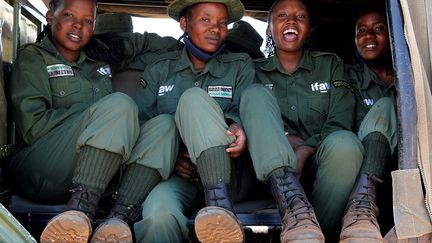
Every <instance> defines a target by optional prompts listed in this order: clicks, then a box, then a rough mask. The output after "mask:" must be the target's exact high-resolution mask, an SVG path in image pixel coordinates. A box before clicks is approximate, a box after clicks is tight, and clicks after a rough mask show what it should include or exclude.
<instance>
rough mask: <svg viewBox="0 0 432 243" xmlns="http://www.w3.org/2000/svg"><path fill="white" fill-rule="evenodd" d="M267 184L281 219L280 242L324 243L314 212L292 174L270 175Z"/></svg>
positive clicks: (286, 172) (287, 172)
mask: <svg viewBox="0 0 432 243" xmlns="http://www.w3.org/2000/svg"><path fill="white" fill-rule="evenodd" d="M269 183H270V186H271V192H272V195H273V197H274V198H275V199H276V202H277V205H278V209H279V213H280V215H281V218H282V226H283V230H282V233H281V235H280V240H281V242H283V243H284V242H324V235H323V233H322V232H321V228H320V226H319V224H318V221H317V219H316V216H315V212H314V210H313V208H312V206H311V204H310V203H309V201H308V199H307V198H306V195H305V192H304V191H303V187H302V185H301V184H300V182H299V181H298V180H297V178H296V176H295V175H294V173H293V172H289V171H285V174H284V175H283V176H277V175H271V176H270V178H269Z"/></svg>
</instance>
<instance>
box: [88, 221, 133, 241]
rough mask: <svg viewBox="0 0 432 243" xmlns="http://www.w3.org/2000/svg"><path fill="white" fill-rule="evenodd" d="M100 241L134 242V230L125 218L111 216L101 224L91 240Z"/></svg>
mask: <svg viewBox="0 0 432 243" xmlns="http://www.w3.org/2000/svg"><path fill="white" fill-rule="evenodd" d="M99 242H116V243H132V242H133V240H132V232H131V230H130V228H129V226H128V225H127V224H126V223H125V222H124V221H123V220H120V219H116V218H111V219H109V220H107V221H106V222H104V223H102V224H101V225H99V227H98V228H97V229H96V230H95V232H94V234H93V237H92V239H91V240H90V243H99Z"/></svg>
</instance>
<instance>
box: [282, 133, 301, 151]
mask: <svg viewBox="0 0 432 243" xmlns="http://www.w3.org/2000/svg"><path fill="white" fill-rule="evenodd" d="M286 137H287V139H288V142H289V143H290V145H291V147H292V149H294V150H295V149H297V148H298V147H299V146H301V145H303V143H304V140H303V138H301V137H299V136H297V135H289V134H287V135H286Z"/></svg>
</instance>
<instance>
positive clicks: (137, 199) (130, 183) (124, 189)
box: [116, 163, 161, 207]
mask: <svg viewBox="0 0 432 243" xmlns="http://www.w3.org/2000/svg"><path fill="white" fill-rule="evenodd" d="M160 180H161V176H160V174H159V172H158V171H157V170H155V169H152V168H149V167H146V166H144V165H141V164H137V163H133V164H130V165H128V166H127V167H126V169H125V173H124V174H123V177H122V180H121V183H120V187H119V189H118V190H117V193H116V194H117V195H116V197H117V203H119V204H123V205H133V206H138V207H140V206H141V204H142V203H143V202H144V200H145V198H146V197H147V195H148V194H149V193H150V191H151V190H152V189H153V188H154V187H155V186H156V185H157V183H159V181H160Z"/></svg>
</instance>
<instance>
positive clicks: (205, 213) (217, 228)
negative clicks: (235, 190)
mask: <svg viewBox="0 0 432 243" xmlns="http://www.w3.org/2000/svg"><path fill="white" fill-rule="evenodd" d="M195 233H196V235H197V237H198V239H199V241H200V242H202V243H216V242H219V243H222V242H227V243H228V242H230V243H241V242H243V241H244V233H243V229H242V226H241V225H240V223H239V221H238V219H237V217H236V216H235V215H234V214H233V213H232V212H230V211H228V210H226V209H224V208H221V207H215V206H209V207H205V208H203V209H201V210H200V211H199V212H198V214H197V216H196V218H195Z"/></svg>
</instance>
